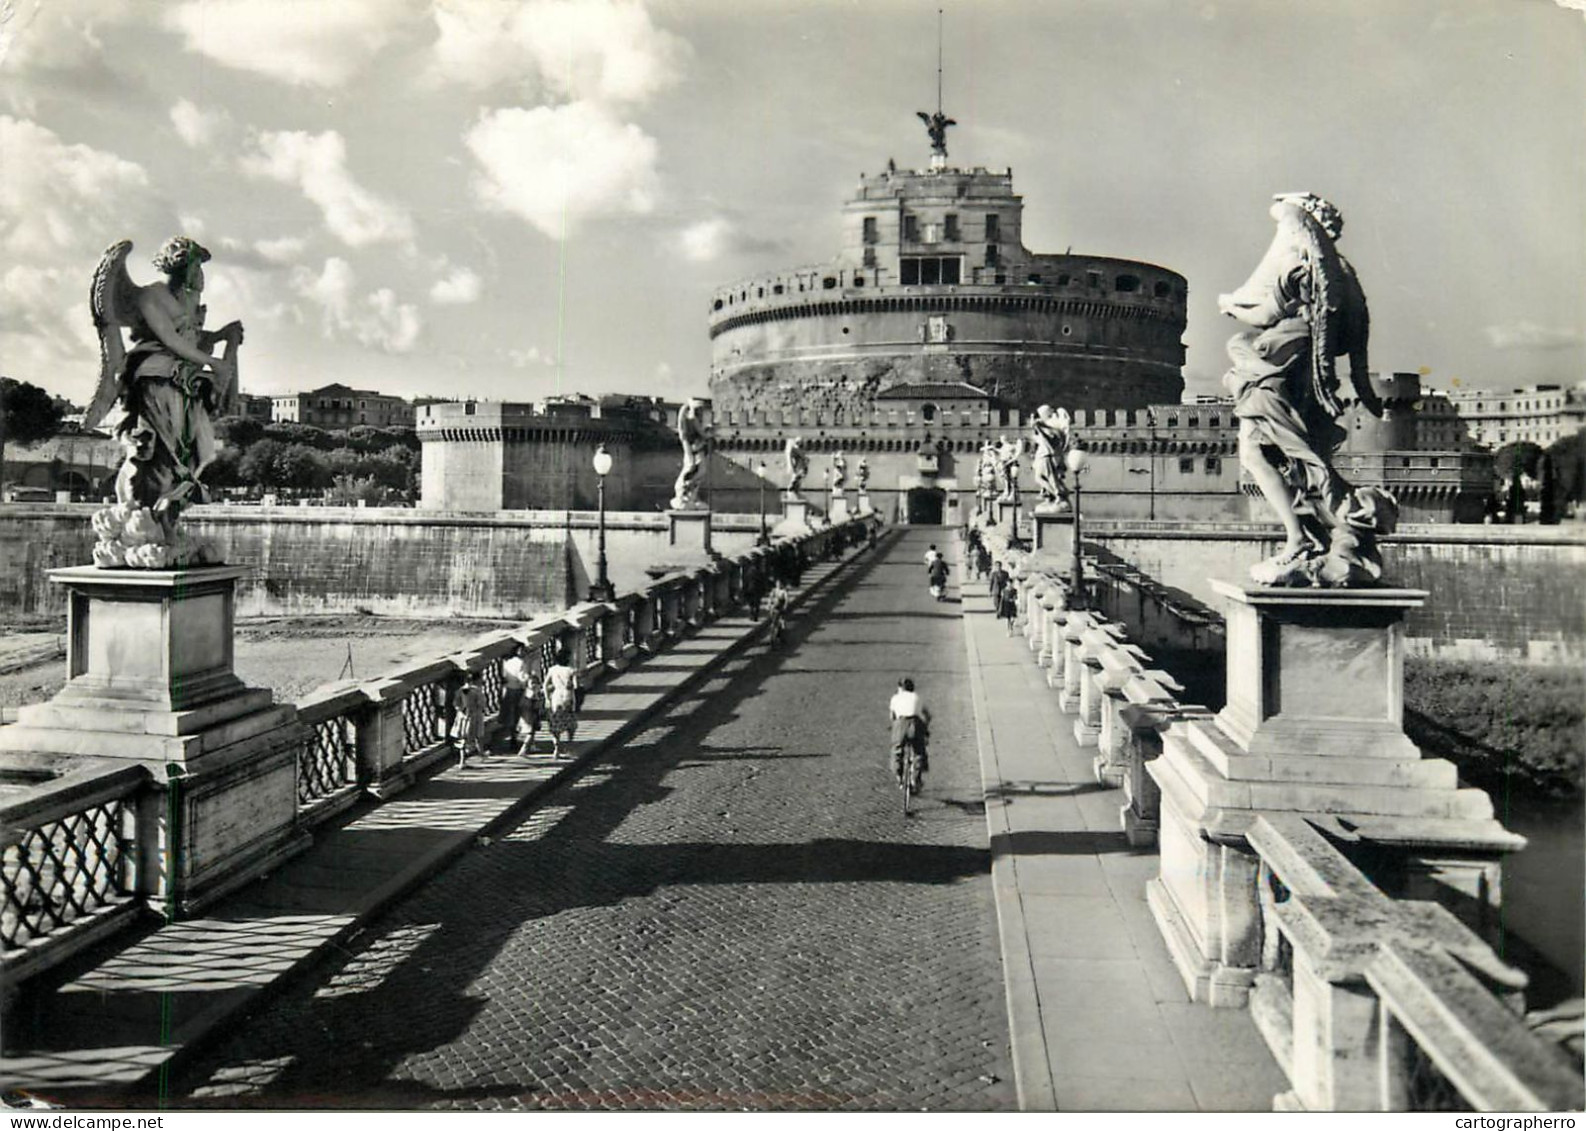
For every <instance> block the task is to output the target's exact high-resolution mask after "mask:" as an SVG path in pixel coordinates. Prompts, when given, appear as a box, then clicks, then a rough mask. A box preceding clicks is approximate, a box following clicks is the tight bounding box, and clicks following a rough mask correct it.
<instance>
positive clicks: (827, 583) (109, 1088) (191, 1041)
mask: <svg viewBox="0 0 1586 1131" xmlns="http://www.w3.org/2000/svg"><path fill="white" fill-rule="evenodd" d="M888 533H889V534H890V533H892V532H890V531H889V532H888ZM885 541H886V536H883V538H882V539H880V540H878V542H877V545H876V548H875V550H876V551H879V550H880V548H881V547H882V545H884V544H885ZM872 556H874V551H871V550H870V549H869V548H868V547H863V546H862V547H860V548H859V549H858V550H856V551H855V552H853V553H850V554H848V555H847V556H846V557H844V558H841V559H839V560H838V561H837V562H836V563H835V565H834V568H833V569H832V570H831V571H830V572H828V573H826V574H825V575H824V576H822V577H820V578H818V579H815V580H813V581H811V583H810V584H808V585H806V586H805V587H803V588H802V589H800V590H799V591H798V592H797V593H795V594H794V595H793V597H792V599H791V600H790V601H789V604H788V610H789V612H792V611H795V610H797V609H799V608H802V607H803V606H804V605H806V604H808V603H809V602H810V601H812V600H813V599H815V598H816V596H817V595H819V594H822V593H824V592H826V591H828V590H829V589H830V588H831V587H832V586H833V585H834V584H835V583H836V582H837V581H838V580H839V579H841V578H842V577H843V576H844V575H845V574H847V573H848V571H849V569H850V567H851V566H852V565H853V564H854V563H855V562H858V561H860V560H862V559H864V560H868V559H869V558H870V557H872ZM806 572H808V570H806ZM765 630H766V624H765V623H757V624H754V625H752V626H749V627H748V628H747V629H746V631H744V632H742V633H741V634H740V635H739V637H738V638H737V639H736V640H734V641H732V642H731V643H729V644H727V645H726V646H725V647H723V648H722V649H721V650H720V651H719V652H717V653H716V654H715V655H713V656H711V657H710V658H709V659H708V660H706V661H705V662H704V663H703V664H701V665H700V667H699V669H698V670H697V671H694V672H691V673H690V674H689V675H688V676H687V677H686V678H685V679H683V680H682V681H681V682H679V683H678V684H677V685H676V686H675V687H672V688H670V689H668V690H667V691H665V692H663V693H662V694H661V695H660V696H659V697H658V698H657V699H655V700H654V701H653V702H651V703H649V704H647V705H646V706H645V707H643V708H641V709H640V710H639V711H638V712H636V713H635V714H634V716H633V717H632V718H630V719H628V720H627V721H626V722H624V723H623V724H622V725H621V726H619V727H618V728H617V729H615V730H613V731H612V732H611V733H610V734H608V735H606V736H605V737H603V738H601V739H600V740H598V741H597V742H595V743H594V744H592V745H591V746H590V748H589V749H588V750H586V751H584V752H583V753H581V754H579V755H578V756H577V757H575V758H574V759H573V760H572V761H570V762H568V763H567V764H566V765H565V766H563V767H561V768H560V769H559V770H558V771H557V772H556V773H554V774H552V775H551V776H550V777H547V778H545V779H543V780H541V781H538V782H535V783H533V784H531V785H530V786H529V787H528V789H527V792H525V793H524V795H523V796H522V797H521V798H519V799H518V800H517V801H515V802H513V803H512V804H511V805H509V806H508V807H507V808H506V809H504V810H503V811H502V812H501V813H499V814H497V815H496V816H495V817H492V818H491V819H490V820H488V821H486V822H484V823H483V824H482V825H480V826H479V827H478V828H476V829H473V830H471V831H468V832H459V833H458V834H457V836H456V837H455V838H454V839H453V840H451V841H450V842H448V843H446V844H443V845H438V846H436V847H435V848H434V849H432V850H431V851H430V852H429V853H428V854H426V855H425V856H423V857H420V858H416V859H414V860H413V861H412V862H411V863H410V864H409V865H408V867H407V868H406V869H405V870H403V871H401V872H398V873H397V874H396V875H395V876H393V877H392V878H391V879H389V880H387V881H385V882H384V883H383V884H381V885H380V887H379V889H377V890H378V894H377V895H376V896H375V897H374V898H373V899H372V900H371V901H370V902H369V904H368V905H366V906H365V907H363V908H361V909H359V910H357V911H356V912H354V913H353V915H352V918H351V919H350V920H349V921H348V922H347V923H346V924H344V925H343V926H342V927H340V928H339V929H338V930H336V931H335V932H334V933H332V934H329V935H326V936H324V937H323V938H321V939H320V940H319V941H318V942H316V943H315V944H314V945H313V946H312V947H311V948H310V949H308V950H307V951H305V952H304V954H303V955H302V956H301V957H299V958H298V959H296V960H295V961H294V962H292V964H291V965H289V966H287V967H285V968H284V969H283V970H282V971H281V972H280V973H279V974H278V975H277V976H276V977H274V978H272V979H271V980H270V981H269V982H267V983H264V984H263V985H259V986H257V987H256V988H255V989H254V991H253V992H252V993H251V994H249V995H248V996H247V997H246V998H243V999H241V1000H238V1001H236V1002H234V1003H231V1004H228V1005H224V1006H220V1007H217V1008H215V1009H214V1010H212V1011H211V1012H209V1013H206V1014H203V1015H201V1016H200V1017H197V1018H195V1019H194V1020H193V1021H192V1022H191V1023H190V1024H189V1025H188V1026H184V1028H185V1029H186V1030H187V1031H186V1032H185V1033H183V1034H182V1036H181V1038H180V1041H181V1043H180V1044H173V1045H172V1046H170V1054H169V1055H168V1056H166V1057H165V1058H164V1059H163V1060H161V1061H159V1062H158V1063H153V1064H150V1065H149V1067H148V1070H147V1071H146V1072H144V1074H143V1075H142V1076H140V1077H138V1078H136V1079H134V1080H122V1081H118V1082H115V1083H110V1084H103V1085H96V1084H94V1083H92V1082H90V1081H87V1080H80V1081H75V1082H71V1083H63V1084H59V1085H54V1086H53V1087H52V1086H51V1085H48V1084H37V1085H31V1086H29V1091H31V1092H36V1093H38V1094H40V1095H44V1096H49V1095H50V1094H51V1093H52V1092H53V1093H56V1094H59V1095H60V1096H61V1097H62V1098H63V1099H69V1097H72V1096H83V1095H85V1094H87V1095H93V1096H95V1097H96V1098H103V1097H104V1096H105V1095H108V1094H118V1093H119V1094H122V1095H127V1096H147V1095H149V1094H151V1093H153V1094H157V1095H159V1096H161V1097H162V1098H163V1096H164V1094H165V1092H166V1089H167V1088H168V1086H169V1082H170V1081H171V1079H172V1078H174V1077H176V1076H178V1075H179V1074H180V1073H181V1072H182V1071H183V1070H184V1068H185V1067H186V1065H188V1064H189V1063H190V1062H191V1060H192V1059H193V1058H195V1057H196V1056H197V1055H198V1054H199V1053H200V1052H201V1051H202V1049H203V1048H204V1047H205V1046H206V1045H207V1042H208V1040H209V1038H210V1037H211V1036H212V1035H213V1034H214V1033H215V1032H216V1031H217V1030H219V1029H221V1028H222V1027H225V1026H232V1025H236V1024H239V1023H244V1022H246V1021H247V1020H248V1019H249V1018H250V1017H252V1016H253V1015H255V1014H256V1013H258V1012H259V1010H261V1009H262V1008H263V1007H265V1006H266V1005H268V1004H269V1003H270V1002H271V1001H272V1000H274V999H275V998H276V997H278V996H280V995H281V994H283V993H285V992H287V991H288V990H290V989H292V988H293V987H294V986H296V985H297V984H298V983H299V982H300V981H301V980H302V979H304V978H306V977H307V976H308V975H309V974H310V973H312V972H313V971H314V970H315V969H317V968H318V967H319V966H320V965H322V964H323V962H324V961H325V959H326V958H327V957H329V956H330V955H331V954H332V953H345V949H346V944H347V943H348V941H349V940H351V939H352V938H353V937H354V936H355V935H357V934H359V933H361V932H362V931H363V930H364V928H365V927H367V926H368V924H369V923H370V922H372V921H373V920H374V919H376V918H378V917H379V916H380V915H382V914H384V913H385V912H386V911H387V910H388V909H389V908H390V907H392V906H393V905H394V904H396V903H398V902H399V901H401V900H402V899H404V898H406V897H407V896H408V895H409V894H411V893H412V892H413V891H414V889H416V888H418V887H419V886H421V885H422V884H423V883H424V882H425V881H427V880H429V879H431V878H432V877H433V876H435V875H436V874H437V873H439V872H440V871H442V870H443V869H445V868H446V867H447V866H448V865H449V864H451V863H452V862H453V861H454V860H455V859H457V858H458V857H459V856H461V855H462V854H463V853H464V852H466V851H468V850H469V849H470V848H472V847H474V845H475V844H476V842H477V841H478V839H479V838H480V837H482V836H491V835H493V834H494V833H496V832H497V831H499V830H501V829H504V828H508V827H510V826H512V825H514V824H517V823H518V822H520V821H522V820H523V818H524V817H525V816H526V815H527V814H528V813H529V812H530V811H531V810H532V809H534V808H535V807H536V806H537V805H538V804H539V803H540V802H542V801H543V800H544V799H545V798H546V797H547V796H548V795H550V794H553V793H554V792H555V791H556V790H557V789H558V788H559V787H560V786H561V785H562V784H563V783H565V782H567V781H568V780H569V779H571V778H572V777H574V776H575V775H577V774H580V773H582V772H583V771H584V770H585V769H586V768H587V767H588V766H590V765H591V764H592V763H594V762H596V761H598V760H599V759H600V758H601V757H602V756H604V755H605V754H607V753H608V752H610V751H611V750H612V749H613V748H615V747H618V746H620V745H621V744H622V743H623V742H625V741H627V740H628V739H629V738H631V737H632V736H633V735H634V734H635V733H636V732H638V731H640V730H642V729H643V728H644V727H646V726H648V725H649V724H650V723H651V722H652V721H653V720H654V719H655V718H656V717H657V716H659V715H661V714H663V713H664V712H665V711H666V710H668V709H669V708H671V707H672V706H673V705H674V704H676V703H677V702H678V701H679V700H680V699H683V698H685V697H686V696H687V695H688V694H690V693H691V692H692V691H694V690H695V689H696V688H697V687H698V686H699V685H700V684H701V683H704V682H705V681H706V680H707V679H709V678H710V677H712V676H713V675H715V674H716V673H717V672H718V671H720V670H721V668H723V667H725V666H726V665H727V664H728V663H729V662H731V661H732V660H734V659H736V658H737V657H738V656H739V655H741V654H742V653H744V652H746V651H747V650H748V649H749V648H751V647H752V646H753V645H754V644H755V643H756V642H757V641H758V640H759V639H760V637H761V636H762V635H763V634H764V632H765ZM684 639H689V637H685V638H684ZM657 655H665V653H664V652H661V653H657ZM636 668H637V670H642V665H636ZM632 670H635V668H629V669H626V671H632ZM623 674H625V672H624V673H623ZM441 772H443V771H441V770H437V771H436V772H435V773H429V774H426V775H425V777H424V778H423V779H422V780H423V781H429V780H431V779H432V778H434V777H436V776H438V775H439V773H441ZM371 809H372V810H377V809H378V805H375V806H372V807H371ZM364 811H365V812H367V811H369V810H364ZM312 853H313V848H312V847H311V848H310V849H309V850H308V852H306V853H304V854H303V856H300V857H298V859H302V858H303V857H306V856H308V855H311V854H312ZM247 891H248V888H242V889H239V891H238V892H236V893H234V896H233V897H231V898H235V897H237V896H242V895H244V894H245V893H246V892H247ZM225 902H226V901H225V900H222V901H221V903H220V904H219V905H218V906H217V907H216V908H215V909H214V910H215V911H221V910H223V909H224V906H225ZM26 1057H27V1054H25V1053H24V1054H21V1055H19V1056H17V1057H16V1058H15V1059H19V1060H20V1059H26ZM5 1059H11V1058H5ZM161 1106H162V1107H163V1104H162V1105H161Z"/></svg>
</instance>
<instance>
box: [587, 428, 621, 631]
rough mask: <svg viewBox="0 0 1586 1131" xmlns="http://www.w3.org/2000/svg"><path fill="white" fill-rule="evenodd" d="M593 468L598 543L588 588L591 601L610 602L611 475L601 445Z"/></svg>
mask: <svg viewBox="0 0 1586 1131" xmlns="http://www.w3.org/2000/svg"><path fill="white" fill-rule="evenodd" d="M591 462H592V463H593V464H594V466H595V497H596V499H597V500H599V501H598V504H597V505H598V507H599V512H600V518H599V534H598V538H599V542H598V547H599V548H598V550H597V552H596V555H595V582H594V584H593V585H591V586H590V587H589V599H590V600H591V601H610V600H613V599H614V598H615V597H616V595H617V592H616V589H615V587H614V586H613V585H612V584H611V581H610V580H609V579H608V578H607V577H606V476H608V475H610V474H611V453H610V452H608V451H607V450H606V445H605V444H601V445H600V446H599V447H597V448H596V449H595V458H594V459H593V460H592V461H591Z"/></svg>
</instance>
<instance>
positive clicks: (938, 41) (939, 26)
mask: <svg viewBox="0 0 1586 1131" xmlns="http://www.w3.org/2000/svg"><path fill="white" fill-rule="evenodd" d="M936 112H937V113H938V114H940V113H941V112H942V10H941V9H940V8H938V9H936Z"/></svg>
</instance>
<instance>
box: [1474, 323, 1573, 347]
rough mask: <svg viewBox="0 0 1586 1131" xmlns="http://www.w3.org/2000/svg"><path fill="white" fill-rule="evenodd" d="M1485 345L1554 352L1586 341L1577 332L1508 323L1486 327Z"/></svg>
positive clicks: (1533, 324) (1531, 324) (1529, 324)
mask: <svg viewBox="0 0 1586 1131" xmlns="http://www.w3.org/2000/svg"><path fill="white" fill-rule="evenodd" d="M1482 332H1483V333H1484V334H1486V335H1487V344H1488V345H1490V346H1492V348H1493V349H1495V350H1556V349H1568V348H1570V347H1571V346H1578V345H1580V344H1581V343H1582V342H1583V341H1586V336H1583V335H1582V334H1581V332H1580V331H1579V330H1567V329H1563V328H1557V327H1550V326H1538V325H1537V324H1536V323H1535V322H1526V321H1520V322H1510V323H1507V324H1505V325H1502V326H1487V327H1484V328H1483V330H1482Z"/></svg>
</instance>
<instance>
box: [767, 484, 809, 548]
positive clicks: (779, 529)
mask: <svg viewBox="0 0 1586 1131" xmlns="http://www.w3.org/2000/svg"><path fill="white" fill-rule="evenodd" d="M813 511H814V509H813V508H812V507H811V506H810V501H809V500H808V499H806V498H805V497H804V496H803V495H797V494H794V493H793V492H792V491H784V492H782V521H781V522H779V523H777V524H776V525H775V526H774V527H772V528H771V533H772V534H774V535H776V536H777V537H778V538H797V537H799V536H800V535H804V534H808V533H810V532H811V531H812V530H814V529H815V522H814V513H813Z"/></svg>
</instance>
